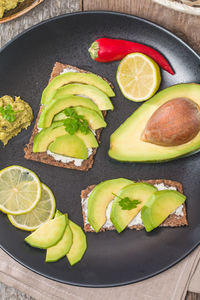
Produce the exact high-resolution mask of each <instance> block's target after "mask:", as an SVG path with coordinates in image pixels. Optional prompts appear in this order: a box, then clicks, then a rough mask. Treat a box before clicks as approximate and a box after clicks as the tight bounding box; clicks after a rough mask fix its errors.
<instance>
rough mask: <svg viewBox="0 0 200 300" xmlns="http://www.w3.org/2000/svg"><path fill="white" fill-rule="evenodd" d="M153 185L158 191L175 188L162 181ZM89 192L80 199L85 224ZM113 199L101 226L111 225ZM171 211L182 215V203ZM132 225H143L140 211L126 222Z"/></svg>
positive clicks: (86, 221) (107, 226) (129, 225)
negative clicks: (85, 196) (84, 197)
mask: <svg viewBox="0 0 200 300" xmlns="http://www.w3.org/2000/svg"><path fill="white" fill-rule="evenodd" d="M154 186H155V187H156V188H157V189H158V191H161V190H174V191H176V190H177V189H176V188H175V187H173V186H166V185H164V183H159V184H154ZM90 194H91V192H90V193H89V194H88V197H87V198H86V199H81V201H82V207H83V211H84V214H85V223H86V224H89V222H88V219H87V204H88V198H89V196H90ZM113 201H114V199H113V200H112V201H111V202H110V203H109V204H108V207H107V209H106V222H105V224H104V225H103V228H109V227H112V226H113V224H112V222H111V220H110V213H111V208H112V203H113ZM173 213H175V215H176V216H183V215H184V213H183V205H180V206H179V207H178V208H177V209H176V210H175V211H174V212H173ZM173 213H172V214H173ZM133 225H143V223H142V218H141V211H140V212H139V213H138V214H137V216H136V217H135V218H133V220H132V221H131V222H130V223H129V224H128V227H131V226H133ZM90 226H91V225H90ZM91 227H92V226H91Z"/></svg>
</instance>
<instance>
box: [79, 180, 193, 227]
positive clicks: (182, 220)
mask: <svg viewBox="0 0 200 300" xmlns="http://www.w3.org/2000/svg"><path fill="white" fill-rule="evenodd" d="M139 182H145V183H150V184H152V185H154V184H159V183H163V184H164V185H165V186H169V187H175V188H176V189H177V191H178V192H180V193H182V194H183V187H182V184H181V183H180V182H177V181H173V180H167V179H150V180H141V181H139ZM95 186H96V185H90V186H88V187H87V188H86V189H85V190H82V191H81V200H82V199H86V198H87V197H88V194H89V193H90V192H91V191H92V190H93V189H94V187H95ZM81 207H82V216H83V224H84V231H85V232H95V231H94V229H93V228H92V227H91V226H90V224H88V223H86V216H85V211H84V209H83V202H82V201H81ZM180 226H188V220H187V212H186V205H185V203H184V204H183V216H177V215H176V214H175V213H173V214H171V215H169V216H168V217H167V218H166V219H165V220H164V221H163V223H162V224H160V226H159V227H180ZM128 228H129V229H136V230H141V229H144V226H143V225H133V226H130V227H128ZM110 230H115V227H114V226H110V227H107V228H103V227H102V228H101V229H100V230H99V232H104V231H110Z"/></svg>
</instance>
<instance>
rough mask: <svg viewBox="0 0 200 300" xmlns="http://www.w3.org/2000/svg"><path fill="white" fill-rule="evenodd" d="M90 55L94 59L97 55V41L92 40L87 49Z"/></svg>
mask: <svg viewBox="0 0 200 300" xmlns="http://www.w3.org/2000/svg"><path fill="white" fill-rule="evenodd" d="M88 51H89V53H90V56H91V58H92V59H96V58H97V57H98V51H99V44H98V42H96V41H95V42H93V43H92V45H91V46H90V48H89V49H88Z"/></svg>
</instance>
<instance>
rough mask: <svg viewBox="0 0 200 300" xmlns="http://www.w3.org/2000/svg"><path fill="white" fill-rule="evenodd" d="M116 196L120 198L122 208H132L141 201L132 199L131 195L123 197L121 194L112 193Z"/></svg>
mask: <svg viewBox="0 0 200 300" xmlns="http://www.w3.org/2000/svg"><path fill="white" fill-rule="evenodd" d="M112 194H113V195H114V196H115V197H117V198H119V199H120V201H119V205H120V206H121V209H122V210H131V209H133V208H136V207H137V206H138V204H140V203H141V201H139V200H131V199H130V198H129V197H124V198H121V197H120V196H117V195H115V194H114V193H112Z"/></svg>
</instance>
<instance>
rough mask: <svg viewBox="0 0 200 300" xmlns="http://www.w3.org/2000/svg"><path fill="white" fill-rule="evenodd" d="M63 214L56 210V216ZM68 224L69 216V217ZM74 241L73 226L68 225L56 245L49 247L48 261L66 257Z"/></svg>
mask: <svg viewBox="0 0 200 300" xmlns="http://www.w3.org/2000/svg"><path fill="white" fill-rule="evenodd" d="M60 215H62V213H60V212H58V213H57V212H56V215H55V218H57V217H59V216H60ZM66 217H67V216H66ZM67 224H68V218H67ZM72 242H73V235H72V231H71V228H70V227H69V226H68V225H67V227H66V229H65V232H64V234H63V237H62V239H61V240H60V241H59V242H58V243H57V244H56V245H55V246H52V247H50V248H48V249H47V252H46V262H54V261H57V260H59V259H60V258H62V257H64V256H65V255H66V254H67V253H68V252H69V250H70V248H71V246H72Z"/></svg>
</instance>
